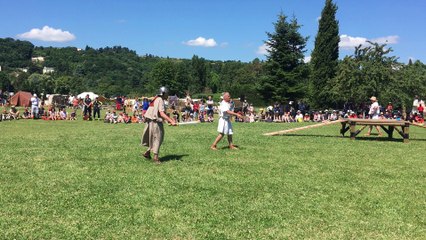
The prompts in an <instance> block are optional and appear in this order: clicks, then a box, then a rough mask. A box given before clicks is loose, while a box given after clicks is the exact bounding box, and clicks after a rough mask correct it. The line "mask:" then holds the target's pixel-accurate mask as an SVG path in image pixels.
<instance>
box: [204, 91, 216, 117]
mask: <svg viewBox="0 0 426 240" xmlns="http://www.w3.org/2000/svg"><path fill="white" fill-rule="evenodd" d="M206 103H207V115H208V116H210V115H211V116H213V105H214V102H213V99H212V96H208V98H207V102H206Z"/></svg>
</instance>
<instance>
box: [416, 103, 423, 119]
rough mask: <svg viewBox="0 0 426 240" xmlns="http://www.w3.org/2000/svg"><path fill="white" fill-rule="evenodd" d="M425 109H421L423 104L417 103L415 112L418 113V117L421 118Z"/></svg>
mask: <svg viewBox="0 0 426 240" xmlns="http://www.w3.org/2000/svg"><path fill="white" fill-rule="evenodd" d="M424 110H425V108H424V107H423V104H421V103H419V107H418V108H417V111H418V112H419V115H420V116H421V117H422V118H423V117H424V116H423V111H424Z"/></svg>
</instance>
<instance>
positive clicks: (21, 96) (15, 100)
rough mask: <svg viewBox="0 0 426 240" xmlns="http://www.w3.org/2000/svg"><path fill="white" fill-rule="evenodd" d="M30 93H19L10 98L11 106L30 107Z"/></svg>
mask: <svg viewBox="0 0 426 240" xmlns="http://www.w3.org/2000/svg"><path fill="white" fill-rule="evenodd" d="M32 96H33V95H32V94H31V93H30V92H24V91H19V92H17V93H16V94H15V95H13V96H12V97H11V98H10V100H9V101H10V104H11V105H15V106H22V107H30V106H31V97H32Z"/></svg>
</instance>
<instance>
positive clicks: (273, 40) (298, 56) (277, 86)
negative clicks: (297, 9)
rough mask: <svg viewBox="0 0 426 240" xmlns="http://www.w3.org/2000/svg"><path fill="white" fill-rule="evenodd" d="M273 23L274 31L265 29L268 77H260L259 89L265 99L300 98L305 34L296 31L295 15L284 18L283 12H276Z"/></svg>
mask: <svg viewBox="0 0 426 240" xmlns="http://www.w3.org/2000/svg"><path fill="white" fill-rule="evenodd" d="M274 27H275V32H274V33H269V32H267V36H268V40H267V41H265V44H266V45H267V47H268V50H267V51H268V53H269V54H268V56H267V61H266V70H267V72H268V77H265V78H263V79H262V82H261V84H260V86H259V90H260V92H261V94H262V95H263V96H264V98H265V100H268V99H271V98H272V100H284V99H296V98H301V97H303V94H304V92H305V89H304V87H305V86H306V84H305V83H304V79H306V77H307V76H306V73H307V71H305V70H304V69H306V67H305V66H304V62H303V59H304V52H305V51H306V50H305V47H306V42H307V40H308V38H307V37H303V36H302V35H301V34H300V33H299V29H300V27H301V25H299V24H298V22H297V19H296V17H293V18H292V19H291V20H290V22H288V21H287V16H285V15H284V14H283V13H280V14H279V15H278V20H277V22H276V23H274Z"/></svg>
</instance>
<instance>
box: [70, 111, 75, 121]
mask: <svg viewBox="0 0 426 240" xmlns="http://www.w3.org/2000/svg"><path fill="white" fill-rule="evenodd" d="M70 120H72V121H75V120H77V113H76V110H75V109H74V111H73V112H72V113H71V115H70Z"/></svg>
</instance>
